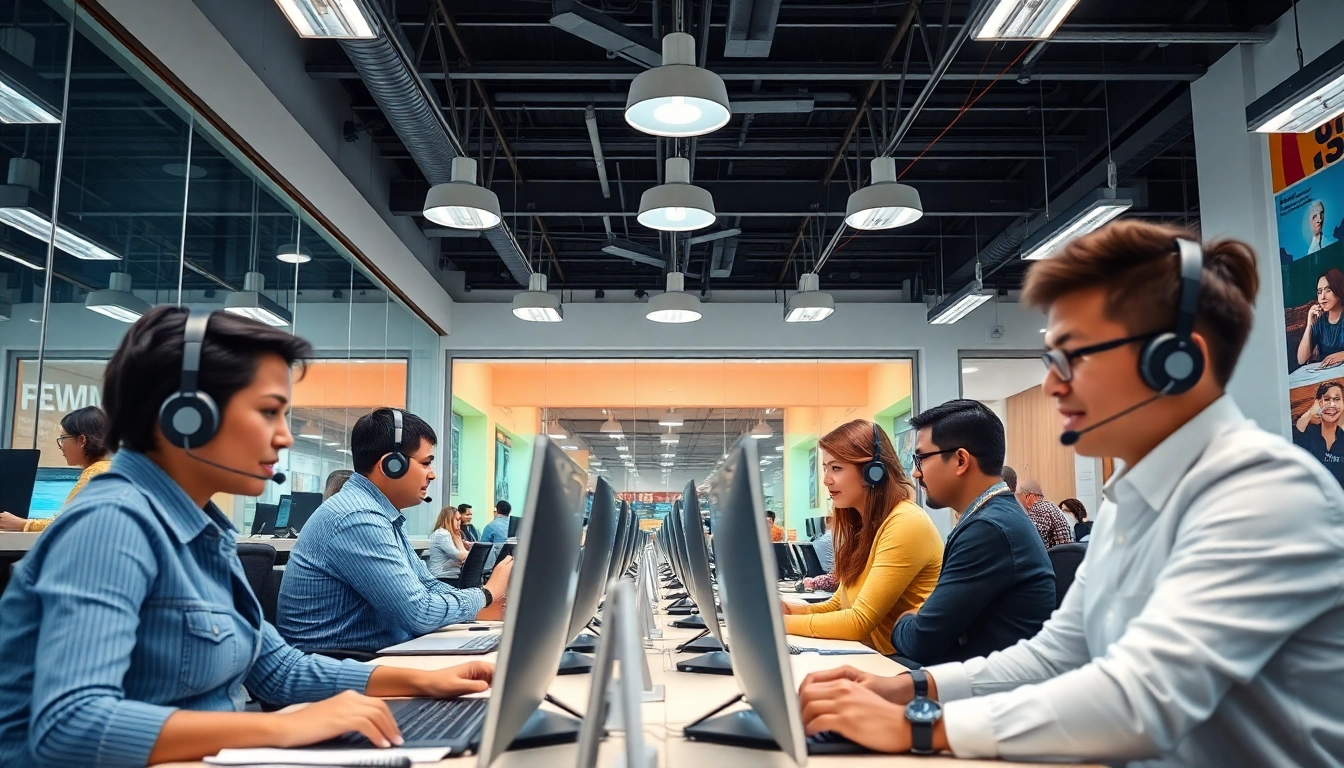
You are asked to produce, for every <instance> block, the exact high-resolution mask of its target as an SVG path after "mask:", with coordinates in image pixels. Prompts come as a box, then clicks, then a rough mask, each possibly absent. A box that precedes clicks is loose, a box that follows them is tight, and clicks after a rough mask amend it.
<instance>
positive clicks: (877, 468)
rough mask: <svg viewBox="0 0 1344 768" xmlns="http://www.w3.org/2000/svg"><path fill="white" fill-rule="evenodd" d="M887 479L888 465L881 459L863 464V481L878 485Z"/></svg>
mask: <svg viewBox="0 0 1344 768" xmlns="http://www.w3.org/2000/svg"><path fill="white" fill-rule="evenodd" d="M886 479H887V467H886V465H885V464H883V463H882V462H880V461H870V462H868V463H867V464H864V465H863V481H864V482H865V483H867V484H868V485H870V486H878V485H881V484H882V481H883V480H886Z"/></svg>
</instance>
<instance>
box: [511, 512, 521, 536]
mask: <svg viewBox="0 0 1344 768" xmlns="http://www.w3.org/2000/svg"><path fill="white" fill-rule="evenodd" d="M522 521H523V519H522V518H521V517H510V518H509V538H510V539H513V538H517V536H518V524H519V523H521V522H522Z"/></svg>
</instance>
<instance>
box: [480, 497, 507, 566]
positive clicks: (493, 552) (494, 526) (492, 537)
mask: <svg viewBox="0 0 1344 768" xmlns="http://www.w3.org/2000/svg"><path fill="white" fill-rule="evenodd" d="M511 514H513V505H512V504H510V503H509V502H507V501H505V500H504V499H500V500H499V501H497V502H495V519H494V520H491V521H490V522H488V523H486V525H485V530H483V531H481V543H482V544H489V545H490V554H489V555H487V556H486V558H485V569H486V570H487V571H488V570H490V569H491V568H494V567H495V558H496V557H497V556H498V555H499V546H500V545H501V544H503V543H504V542H506V541H508V540H509V515H511Z"/></svg>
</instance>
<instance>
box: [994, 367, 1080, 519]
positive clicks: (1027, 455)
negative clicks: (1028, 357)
mask: <svg viewBox="0 0 1344 768" xmlns="http://www.w3.org/2000/svg"><path fill="white" fill-rule="evenodd" d="M1005 402H1006V403H1007V411H1008V421H1007V423H1006V424H1005V425H1004V426H1005V427H1007V429H1008V452H1007V463H1008V466H1010V467H1012V468H1013V469H1015V470H1017V477H1018V479H1019V480H1026V479H1028V478H1031V479H1034V480H1036V481H1038V482H1040V484H1041V488H1042V489H1043V490H1044V491H1045V496H1046V498H1048V499H1050V500H1051V501H1053V502H1055V503H1056V504H1058V503H1059V502H1061V501H1063V500H1064V499H1067V498H1069V497H1071V496H1073V495H1074V493H1075V492H1076V486H1075V484H1074V477H1073V450H1072V449H1069V448H1065V447H1064V446H1062V445H1060V444H1059V433H1060V421H1061V420H1060V417H1059V412H1058V411H1056V410H1055V402H1054V400H1052V399H1050V398H1048V397H1046V396H1045V395H1044V394H1042V393H1041V390H1040V388H1039V387H1032V388H1031V389H1028V390H1026V391H1025V392H1019V393H1018V394H1016V395H1013V396H1012V397H1010V398H1008V399H1007V401H1005Z"/></svg>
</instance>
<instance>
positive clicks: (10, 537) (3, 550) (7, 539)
mask: <svg viewBox="0 0 1344 768" xmlns="http://www.w3.org/2000/svg"><path fill="white" fill-rule="evenodd" d="M41 535H42V534H41V533H20V532H16V531H0V554H16V553H22V552H27V551H28V550H30V549H32V548H33V545H34V544H36V543H37V537H38V536H41ZM238 540H239V541H251V542H257V543H259V544H270V545H271V546H272V547H274V548H275V551H276V552H288V551H290V550H292V549H294V542H296V541H298V539H273V538H271V537H270V536H239V537H238ZM411 546H413V547H415V548H416V549H417V550H421V549H428V548H429V539H428V538H425V537H411Z"/></svg>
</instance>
